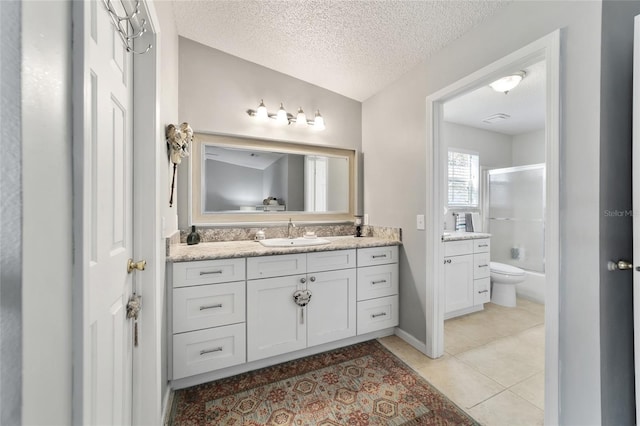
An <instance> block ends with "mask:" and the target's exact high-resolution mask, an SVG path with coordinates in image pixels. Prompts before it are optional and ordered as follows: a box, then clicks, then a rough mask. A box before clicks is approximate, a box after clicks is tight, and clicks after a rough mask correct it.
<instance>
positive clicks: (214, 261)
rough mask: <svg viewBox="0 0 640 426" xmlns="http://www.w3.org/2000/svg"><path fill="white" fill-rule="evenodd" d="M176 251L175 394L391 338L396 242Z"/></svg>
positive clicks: (171, 353) (344, 240)
mask: <svg viewBox="0 0 640 426" xmlns="http://www.w3.org/2000/svg"><path fill="white" fill-rule="evenodd" d="M327 238H328V239H329V240H330V241H331V242H330V243H329V244H326V245H322V246H307V247H286V248H283V247H276V248H273V247H263V246H262V245H260V244H259V243H258V242H254V241H232V242H219V243H203V244H199V245H197V246H186V245H184V244H181V245H180V246H178V247H177V248H176V250H174V252H172V254H171V256H170V257H169V258H168V261H169V263H168V273H167V277H168V280H169V282H168V286H167V289H168V295H167V297H168V303H167V306H168V311H169V315H168V329H169V330H168V358H169V363H168V364H169V379H170V380H172V385H173V387H174V389H179V388H183V387H187V386H192V385H195V384H199V383H204V382H207V381H211V380H215V379H218V378H222V377H226V376H230V375H234V374H238V373H241V372H244V371H249V370H253V369H256V368H261V367H264V366H268V365H273V364H277V363H280V362H284V361H287V360H291V359H295V358H299V357H303V356H308V355H311V354H314V353H319V352H323V351H326V350H330V349H333V348H336V347H340V346H346V345H349V344H353V343H356V342H360V341H364V340H369V339H371V338H375V337H380V336H384V335H390V334H393V327H395V326H396V325H398V244H400V243H399V241H395V240H388V239H383V238H374V237H365V238H354V237H327Z"/></svg>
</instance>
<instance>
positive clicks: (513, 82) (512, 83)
mask: <svg viewBox="0 0 640 426" xmlns="http://www.w3.org/2000/svg"><path fill="white" fill-rule="evenodd" d="M526 75H527V73H526V72H524V71H518V72H514V73H513V74H510V75H507V76H505V77H502V78H500V79H498V80H496V81H494V82H493V83H491V84H489V86H491V88H492V89H493V90H495V91H496V92H504V94H505V95H506V94H507V93H509V91H510V90H512V89H513V88H515V87H516V86H517V85H518V84H520V82H521V81H522V79H523V78H524V77H525V76H526Z"/></svg>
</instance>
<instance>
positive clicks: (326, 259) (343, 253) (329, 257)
mask: <svg viewBox="0 0 640 426" xmlns="http://www.w3.org/2000/svg"><path fill="white" fill-rule="evenodd" d="M355 267H356V251H355V249H354V250H334V251H322V252H317V253H307V272H320V271H334V270H336V269H349V268H355Z"/></svg>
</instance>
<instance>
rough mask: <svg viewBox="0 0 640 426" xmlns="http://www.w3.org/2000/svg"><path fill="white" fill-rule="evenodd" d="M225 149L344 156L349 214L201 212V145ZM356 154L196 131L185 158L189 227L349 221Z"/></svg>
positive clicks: (353, 204)
mask: <svg viewBox="0 0 640 426" xmlns="http://www.w3.org/2000/svg"><path fill="white" fill-rule="evenodd" d="M207 144H209V145H211V144H214V145H217V146H223V147H229V148H246V149H255V150H259V151H277V152H282V153H285V154H302V155H323V156H327V157H346V158H347V159H348V161H349V166H348V167H349V211H347V212H327V213H316V212H302V211H295V212H293V211H283V212H269V213H266V212H255V213H253V212H248V213H241V214H240V213H202V158H203V155H204V149H205V145H207ZM355 160H356V151H355V150H353V149H344V148H333V147H324V146H318V145H306V144H301V143H293V142H283V141H277V140H269V139H255V138H245V137H237V136H228V135H219V134H210V133H201V132H196V133H194V134H193V141H192V145H191V155H190V156H189V185H188V189H189V194H188V200H189V208H188V211H189V220H190V224H191V225H200V226H221V225H222V226H231V225H249V224H255V225H281V224H282V223H286V222H288V221H289V219H291V220H292V221H294V222H298V223H300V222H306V223H345V222H353V220H354V215H355V209H356V197H357V186H356V182H357V178H356V173H357V169H356V167H357V164H356V161H355Z"/></svg>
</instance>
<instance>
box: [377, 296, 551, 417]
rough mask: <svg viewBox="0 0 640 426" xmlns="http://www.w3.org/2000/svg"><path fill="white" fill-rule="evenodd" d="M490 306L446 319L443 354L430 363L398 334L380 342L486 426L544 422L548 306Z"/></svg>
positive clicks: (522, 303)
mask: <svg viewBox="0 0 640 426" xmlns="http://www.w3.org/2000/svg"><path fill="white" fill-rule="evenodd" d="M517 305H518V306H517V307H515V308H505V307H502V306H498V305H494V304H493V303H487V304H486V305H485V309H484V310H483V311H481V312H476V313H473V314H469V315H465V316H462V317H457V318H453V319H450V320H447V321H445V325H444V329H445V342H444V346H445V354H444V356H442V357H440V358H438V359H430V358H428V357H427V356H425V355H423V354H422V353H421V352H419V351H417V350H416V349H414V348H413V347H412V346H410V345H409V344H407V343H406V342H404V341H403V340H402V339H400V338H399V337H397V336H389V337H385V338H382V339H380V342H381V343H382V344H384V345H385V346H386V347H387V348H388V349H389V350H390V351H392V352H393V353H394V354H396V356H398V357H399V358H400V359H402V360H403V361H404V362H406V363H407V364H408V365H409V366H411V367H412V368H413V369H414V370H416V371H417V372H418V373H420V374H421V375H422V376H423V377H424V378H425V379H427V380H428V381H429V382H430V383H431V384H433V385H434V386H435V387H436V388H438V389H439V390H440V391H441V392H442V393H443V394H445V395H446V396H447V397H448V398H449V399H451V400H452V401H453V402H455V403H456V404H458V405H459V406H460V407H461V408H463V409H464V410H465V411H467V413H469V414H470V415H471V417H473V418H474V419H476V420H477V421H478V422H480V423H481V424H483V425H487V426H494V425H495V426H503V425H505V426H506V425H508V426H514V425H527V426H529V425H542V424H543V422H544V306H543V305H540V304H538V303H534V302H531V301H529V300H526V299H520V298H519V299H518V302H517Z"/></svg>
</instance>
